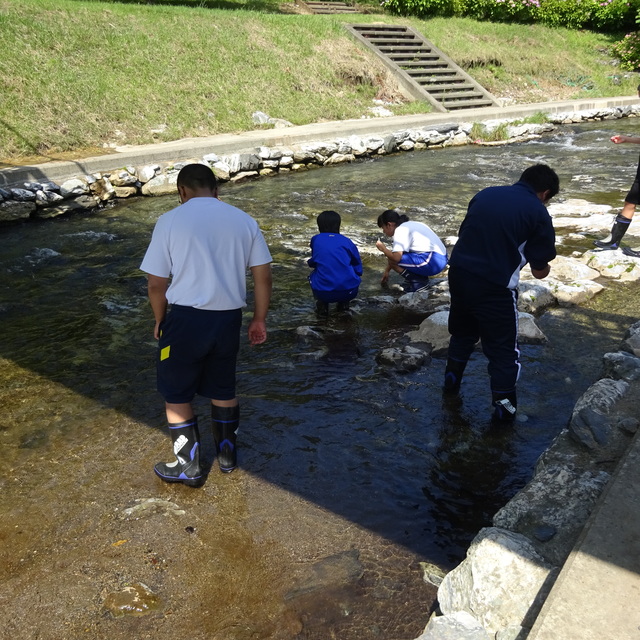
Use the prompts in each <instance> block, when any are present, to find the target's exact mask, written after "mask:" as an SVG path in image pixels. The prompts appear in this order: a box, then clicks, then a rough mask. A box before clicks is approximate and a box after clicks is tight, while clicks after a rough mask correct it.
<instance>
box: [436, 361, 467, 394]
mask: <svg viewBox="0 0 640 640" xmlns="http://www.w3.org/2000/svg"><path fill="white" fill-rule="evenodd" d="M466 366H467V363H466V362H461V361H460V360H453V359H452V358H449V359H448V360H447V368H446V369H445V372H444V385H443V387H442V391H443V392H444V393H447V394H451V395H454V394H456V393H458V391H460V383H461V382H462V375H463V374H464V370H465V368H466Z"/></svg>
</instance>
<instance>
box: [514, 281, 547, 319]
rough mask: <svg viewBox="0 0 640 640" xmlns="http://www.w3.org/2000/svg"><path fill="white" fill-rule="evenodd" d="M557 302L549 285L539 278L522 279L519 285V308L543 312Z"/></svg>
mask: <svg viewBox="0 0 640 640" xmlns="http://www.w3.org/2000/svg"><path fill="white" fill-rule="evenodd" d="M555 304H557V300H556V297H555V296H554V295H553V294H552V293H551V290H550V288H549V286H548V285H546V284H542V282H541V281H539V280H521V281H520V284H519V285H518V309H519V310H521V311H524V312H529V313H533V314H536V313H541V312H542V311H544V310H545V309H548V308H549V307H552V306H554V305H555Z"/></svg>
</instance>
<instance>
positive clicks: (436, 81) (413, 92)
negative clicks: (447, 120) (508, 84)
mask: <svg viewBox="0 0 640 640" xmlns="http://www.w3.org/2000/svg"><path fill="white" fill-rule="evenodd" d="M345 27H346V28H347V29H348V30H349V32H350V33H351V34H352V35H353V36H354V37H355V38H356V39H357V40H359V41H360V42H362V43H363V44H364V45H365V46H366V47H368V48H369V49H371V50H372V51H373V52H374V53H375V54H376V55H377V56H378V57H379V58H380V59H381V60H382V61H383V62H384V64H385V65H387V67H388V68H389V69H390V70H391V71H392V72H393V73H394V75H395V76H396V77H397V78H398V80H399V82H400V83H401V85H402V88H403V89H404V90H405V91H406V92H407V93H408V94H409V95H410V96H411V97H413V98H415V99H416V100H426V101H427V102H429V103H430V104H431V105H432V106H433V108H434V109H435V110H436V111H442V112H446V111H459V110H461V109H477V108H479V107H500V106H501V105H500V103H499V102H498V101H497V100H496V98H494V97H493V96H492V95H491V94H490V93H489V92H488V91H486V90H485V89H484V88H483V87H482V86H480V85H479V84H478V83H477V82H476V81H475V80H474V79H473V78H472V77H471V76H470V75H469V74H467V73H466V72H465V71H463V70H462V69H461V68H460V67H459V66H458V65H457V64H456V63H455V62H453V60H451V58H449V57H448V56H446V55H445V54H444V53H442V51H440V50H439V49H438V48H437V47H435V46H434V45H433V44H432V43H431V42H429V41H428V40H427V39H425V38H424V37H423V36H422V35H421V34H420V33H418V32H417V31H415V30H414V29H412V28H411V27H405V26H402V25H385V24H348V25H345Z"/></svg>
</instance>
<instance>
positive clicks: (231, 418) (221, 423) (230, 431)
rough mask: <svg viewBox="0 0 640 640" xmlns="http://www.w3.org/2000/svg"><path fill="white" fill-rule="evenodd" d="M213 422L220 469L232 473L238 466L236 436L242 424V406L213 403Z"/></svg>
mask: <svg viewBox="0 0 640 640" xmlns="http://www.w3.org/2000/svg"><path fill="white" fill-rule="evenodd" d="M211 424H212V425H213V440H214V441H215V443H216V453H217V454H218V466H219V467H220V471H222V472H223V473H231V472H232V471H233V470H234V469H235V468H236V467H237V466H238V456H237V453H236V436H237V435H238V426H239V424H240V406H239V405H236V406H235V407H218V406H217V405H215V404H212V405H211Z"/></svg>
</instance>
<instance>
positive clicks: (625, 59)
mask: <svg viewBox="0 0 640 640" xmlns="http://www.w3.org/2000/svg"><path fill="white" fill-rule="evenodd" d="M611 52H612V53H613V55H614V56H616V58H618V59H619V60H620V66H621V67H622V68H623V69H626V70H627V71H636V70H638V69H640V32H638V31H634V32H633V33H627V35H626V36H625V37H624V38H622V40H620V42H616V43H615V44H614V45H613V47H611Z"/></svg>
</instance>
